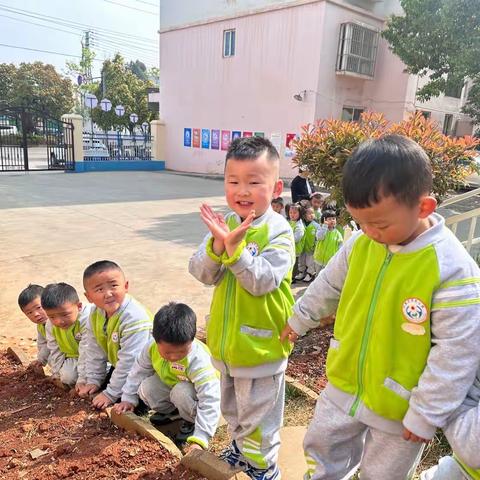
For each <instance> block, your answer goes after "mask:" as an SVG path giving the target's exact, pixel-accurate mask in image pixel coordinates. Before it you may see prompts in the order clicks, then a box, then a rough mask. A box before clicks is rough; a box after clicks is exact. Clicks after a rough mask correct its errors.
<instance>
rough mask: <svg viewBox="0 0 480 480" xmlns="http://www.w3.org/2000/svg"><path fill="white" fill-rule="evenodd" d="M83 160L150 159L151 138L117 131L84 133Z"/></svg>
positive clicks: (146, 135)
mask: <svg viewBox="0 0 480 480" xmlns="http://www.w3.org/2000/svg"><path fill="white" fill-rule="evenodd" d="M83 159H84V161H109V160H135V161H138V160H151V159H152V138H151V135H150V134H145V135H122V134H121V133H120V132H118V133H93V134H92V133H84V134H83Z"/></svg>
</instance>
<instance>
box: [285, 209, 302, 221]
mask: <svg viewBox="0 0 480 480" xmlns="http://www.w3.org/2000/svg"><path fill="white" fill-rule="evenodd" d="M288 216H289V217H290V220H291V221H292V222H296V221H297V220H298V219H299V218H300V212H299V211H298V210H297V209H296V208H290V210H289V211H288Z"/></svg>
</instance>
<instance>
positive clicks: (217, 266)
mask: <svg viewBox="0 0 480 480" xmlns="http://www.w3.org/2000/svg"><path fill="white" fill-rule="evenodd" d="M212 243H213V237H212V235H211V234H210V233H209V234H207V236H206V237H205V238H204V240H203V242H202V244H201V245H200V247H199V248H198V250H197V251H196V252H195V253H194V254H193V256H192V257H191V258H190V262H189V264H188V271H189V272H190V274H191V275H193V276H194V277H195V278H196V279H197V280H199V281H200V282H202V283H204V284H205V285H215V284H216V283H217V282H218V281H219V280H220V279H221V278H222V275H223V274H224V272H225V269H224V267H223V266H222V260H221V258H220V257H218V256H217V255H215V253H214V251H213V247H212Z"/></svg>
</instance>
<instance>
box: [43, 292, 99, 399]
mask: <svg viewBox="0 0 480 480" xmlns="http://www.w3.org/2000/svg"><path fill="white" fill-rule="evenodd" d="M41 301H42V308H43V309H44V310H45V313H46V314H47V316H48V322H47V325H46V337H47V345H48V349H49V350H50V358H49V364H50V367H51V368H52V374H53V376H56V377H59V378H60V381H61V382H62V383H64V384H65V385H68V386H70V387H72V386H75V390H77V391H78V390H79V388H80V386H81V385H82V384H84V383H85V348H86V335H85V330H86V324H87V321H88V316H89V314H90V310H91V306H90V305H85V306H83V305H82V302H80V299H79V297H78V294H77V291H76V290H75V289H74V288H73V287H72V286H71V285H68V283H51V284H50V285H47V286H46V287H45V289H44V290H43V292H42V297H41Z"/></svg>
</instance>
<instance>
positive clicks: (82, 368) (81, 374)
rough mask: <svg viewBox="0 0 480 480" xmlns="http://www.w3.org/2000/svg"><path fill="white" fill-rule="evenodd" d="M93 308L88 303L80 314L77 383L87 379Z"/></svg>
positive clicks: (84, 381)
mask: <svg viewBox="0 0 480 480" xmlns="http://www.w3.org/2000/svg"><path fill="white" fill-rule="evenodd" d="M91 310H92V307H91V305H86V306H84V307H83V310H82V312H81V314H80V334H81V335H82V336H81V338H80V342H79V344H78V363H77V372H78V378H77V384H80V383H86V381H87V372H86V358H85V357H86V354H87V346H88V340H87V325H88V322H89V315H90V312H91Z"/></svg>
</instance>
